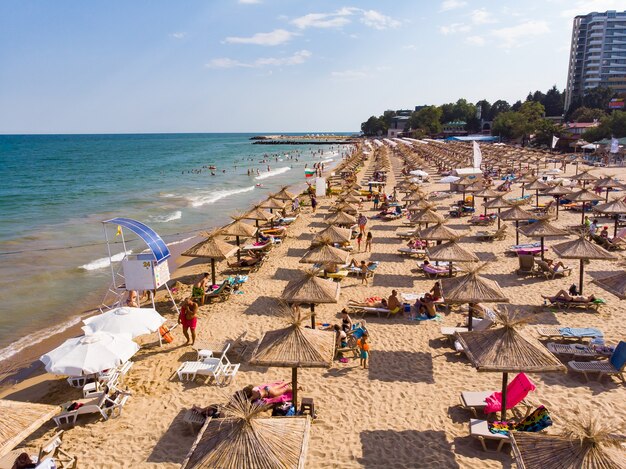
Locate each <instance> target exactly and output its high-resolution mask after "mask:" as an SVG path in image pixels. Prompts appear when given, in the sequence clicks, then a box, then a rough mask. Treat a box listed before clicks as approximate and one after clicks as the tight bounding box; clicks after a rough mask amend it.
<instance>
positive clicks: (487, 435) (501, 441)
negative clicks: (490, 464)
mask: <svg viewBox="0 0 626 469" xmlns="http://www.w3.org/2000/svg"><path fill="white" fill-rule="evenodd" d="M470 436H473V437H474V438H478V441H480V444H481V445H482V447H483V450H484V451H485V452H499V451H500V450H501V449H502V447H503V446H504V445H505V444H506V443H511V438H509V435H503V434H502V433H491V431H490V430H489V423H488V422H487V421H486V420H480V419H470ZM486 440H493V441H497V442H498V447H497V448H496V449H495V450H489V449H487V443H486Z"/></svg>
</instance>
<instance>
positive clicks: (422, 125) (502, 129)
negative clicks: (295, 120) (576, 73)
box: [361, 85, 626, 145]
mask: <svg viewBox="0 0 626 469" xmlns="http://www.w3.org/2000/svg"><path fill="white" fill-rule="evenodd" d="M615 97H619V96H618V95H617V94H616V93H615V92H614V91H613V90H612V89H611V88H604V87H597V88H592V89H590V90H587V91H586V93H585V95H584V96H583V97H582V98H576V99H574V100H573V101H572V103H571V105H570V107H569V109H568V110H567V112H565V113H564V101H565V92H564V91H563V92H561V91H560V90H559V89H558V88H557V87H556V85H555V86H553V87H552V88H550V89H549V90H548V91H546V92H545V93H543V92H541V91H539V90H537V91H535V92H529V93H528V96H527V97H526V99H525V101H523V102H522V101H521V100H518V101H516V102H515V103H513V104H512V105H511V104H509V103H508V102H507V101H506V100H503V99H499V100H497V101H495V102H494V103H490V102H489V101H487V100H486V99H481V100H480V101H478V102H477V103H475V104H474V103H470V102H468V101H467V100H466V99H463V98H461V99H459V100H457V101H456V102H455V103H447V104H442V105H440V106H436V105H430V106H424V107H421V108H420V109H418V110H417V111H414V112H412V113H411V115H410V116H408V117H409V119H408V123H407V129H408V133H410V134H411V136H412V137H414V138H423V137H427V136H432V135H437V134H440V133H441V132H442V131H443V126H444V124H446V123H448V122H454V121H464V122H465V123H466V124H465V130H467V131H468V132H469V133H470V134H471V133H479V132H480V131H481V118H482V120H484V121H491V122H492V126H491V133H492V135H495V136H500V137H502V138H503V139H521V140H522V142H527V141H528V140H529V138H530V136H531V135H532V136H533V142H534V143H536V144H538V145H542V144H549V143H550V142H551V140H552V136H553V135H558V134H559V133H560V131H561V130H562V128H561V127H560V125H558V124H555V123H554V121H553V120H550V119H545V117H561V116H563V117H564V119H565V121H567V122H594V121H596V120H598V121H599V122H600V125H599V126H598V127H595V128H592V129H590V130H588V131H587V132H586V133H585V134H584V135H583V138H585V139H586V140H588V141H596V140H600V139H602V138H608V137H611V136H615V137H623V136H626V112H623V111H613V112H609V109H608V105H609V101H610V100H611V99H613V98H615ZM622 97H624V96H622ZM396 115H397V114H396V111H385V112H384V113H383V114H382V115H381V116H378V117H376V116H371V117H370V118H369V119H368V120H367V121H365V122H363V123H362V124H361V131H362V132H363V133H364V134H365V135H367V136H376V135H386V134H387V130H388V129H389V128H390V127H391V124H392V120H393V118H394V117H396Z"/></svg>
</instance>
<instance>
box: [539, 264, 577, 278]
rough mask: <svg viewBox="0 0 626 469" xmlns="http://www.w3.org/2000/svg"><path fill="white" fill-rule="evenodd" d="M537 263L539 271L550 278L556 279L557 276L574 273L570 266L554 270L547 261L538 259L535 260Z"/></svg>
mask: <svg viewBox="0 0 626 469" xmlns="http://www.w3.org/2000/svg"><path fill="white" fill-rule="evenodd" d="M535 264H537V269H538V271H539V272H540V273H542V274H543V275H545V276H546V278H547V279H549V280H554V279H555V278H556V277H565V276H568V275H570V274H571V273H572V269H571V268H569V267H564V268H561V269H559V270H554V269H552V268H551V267H550V266H549V265H548V263H547V262H546V261H544V260H541V259H537V260H536V261H535Z"/></svg>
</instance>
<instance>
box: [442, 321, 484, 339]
mask: <svg viewBox="0 0 626 469" xmlns="http://www.w3.org/2000/svg"><path fill="white" fill-rule="evenodd" d="M492 324H493V321H492V320H491V319H479V318H472V326H473V328H472V330H474V331H484V330H486V329H489V328H490V327H491V325H492ZM467 331H469V329H468V328H467V327H442V328H441V334H442V335H445V336H446V337H454V335H455V334H456V333H457V332H467Z"/></svg>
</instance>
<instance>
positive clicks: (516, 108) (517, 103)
mask: <svg viewBox="0 0 626 469" xmlns="http://www.w3.org/2000/svg"><path fill="white" fill-rule="evenodd" d="M521 107H522V102H521V101H520V100H519V99H518V100H517V101H515V102H514V103H513V106H511V111H516V112H517V111H519V110H520V109H521Z"/></svg>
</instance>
